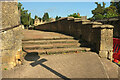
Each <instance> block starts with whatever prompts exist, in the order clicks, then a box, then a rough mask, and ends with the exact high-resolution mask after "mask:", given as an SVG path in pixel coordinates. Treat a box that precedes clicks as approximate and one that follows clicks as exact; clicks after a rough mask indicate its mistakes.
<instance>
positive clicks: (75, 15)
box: [68, 13, 81, 18]
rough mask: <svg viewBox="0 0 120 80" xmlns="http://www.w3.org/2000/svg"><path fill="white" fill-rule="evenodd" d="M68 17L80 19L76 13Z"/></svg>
mask: <svg viewBox="0 0 120 80" xmlns="http://www.w3.org/2000/svg"><path fill="white" fill-rule="evenodd" d="M68 17H74V18H81V17H80V16H79V15H78V13H73V14H70V15H68Z"/></svg>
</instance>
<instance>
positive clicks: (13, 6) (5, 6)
mask: <svg viewBox="0 0 120 80" xmlns="http://www.w3.org/2000/svg"><path fill="white" fill-rule="evenodd" d="M0 3H2V29H4V28H8V27H10V26H16V25H18V24H20V17H19V14H18V7H17V2H0Z"/></svg>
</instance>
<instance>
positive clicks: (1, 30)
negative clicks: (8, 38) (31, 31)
mask: <svg viewBox="0 0 120 80" xmlns="http://www.w3.org/2000/svg"><path fill="white" fill-rule="evenodd" d="M20 25H21V24H18V25H16V26H13V27H8V28H5V29H0V33H1V32H4V31H7V30H10V29H13V28H16V27H19V26H20Z"/></svg>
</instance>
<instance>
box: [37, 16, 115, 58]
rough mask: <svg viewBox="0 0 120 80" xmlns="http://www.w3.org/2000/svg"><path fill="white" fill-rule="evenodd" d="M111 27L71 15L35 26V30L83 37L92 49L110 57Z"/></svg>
mask: <svg viewBox="0 0 120 80" xmlns="http://www.w3.org/2000/svg"><path fill="white" fill-rule="evenodd" d="M113 28H114V27H113V26H112V25H103V24H102V23H99V22H91V21H89V20H80V19H79V18H73V17H68V18H62V19H59V20H58V21H55V22H51V23H46V24H41V25H39V26H35V29H37V30H45V31H55V32H61V33H64V34H69V35H71V36H74V37H75V38H77V39H83V40H84V41H86V42H88V45H89V46H90V47H91V48H92V50H95V51H96V52H98V53H99V55H100V56H101V57H105V58H107V57H109V58H111V57H112V54H113V52H112V50H113Z"/></svg>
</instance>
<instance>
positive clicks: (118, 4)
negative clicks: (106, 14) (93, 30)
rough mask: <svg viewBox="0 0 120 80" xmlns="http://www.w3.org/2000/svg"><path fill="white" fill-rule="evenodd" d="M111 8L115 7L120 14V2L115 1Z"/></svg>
mask: <svg viewBox="0 0 120 80" xmlns="http://www.w3.org/2000/svg"><path fill="white" fill-rule="evenodd" d="M111 6H115V7H116V8H117V13H118V14H120V1H116V2H115V0H113V1H112V2H111Z"/></svg>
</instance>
